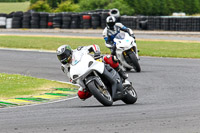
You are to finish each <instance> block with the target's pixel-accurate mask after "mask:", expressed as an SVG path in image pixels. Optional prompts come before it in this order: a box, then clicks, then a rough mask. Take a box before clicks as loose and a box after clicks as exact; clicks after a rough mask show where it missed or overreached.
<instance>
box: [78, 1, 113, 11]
mask: <svg viewBox="0 0 200 133" xmlns="http://www.w3.org/2000/svg"><path fill="white" fill-rule="evenodd" d="M112 1H113V0H80V2H79V6H80V11H91V10H95V9H104V7H106V6H107V5H108V4H109V3H111V2H112Z"/></svg>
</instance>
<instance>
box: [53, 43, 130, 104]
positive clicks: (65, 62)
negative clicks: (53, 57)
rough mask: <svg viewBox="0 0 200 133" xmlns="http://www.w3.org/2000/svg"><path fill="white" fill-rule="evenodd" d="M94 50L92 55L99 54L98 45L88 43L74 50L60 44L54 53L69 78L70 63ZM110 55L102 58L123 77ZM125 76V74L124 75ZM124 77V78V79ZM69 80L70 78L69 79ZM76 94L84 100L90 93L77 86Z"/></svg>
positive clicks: (73, 63) (74, 62)
mask: <svg viewBox="0 0 200 133" xmlns="http://www.w3.org/2000/svg"><path fill="white" fill-rule="evenodd" d="M91 52H94V57H98V56H100V54H101V52H100V48H99V46H98V45H90V46H80V47H78V48H77V49H75V50H72V49H71V47H70V46H69V45H62V46H60V47H59V48H58V49H57V51H56V53H57V57H58V60H59V61H60V62H61V63H62V65H61V70H62V71H63V72H64V73H66V74H67V76H68V77H69V78H70V75H69V72H70V65H76V64H77V63H78V61H79V59H80V58H81V57H82V55H83V54H85V53H91ZM111 57H112V55H111V56H105V57H104V59H105V60H106V61H107V62H108V63H109V64H112V65H111V67H113V68H114V69H115V70H116V71H118V73H119V75H120V76H121V77H122V78H124V77H125V76H124V75H123V74H124V72H123V71H122V70H121V69H119V63H118V62H116V61H113V60H112V59H113V58H111ZM125 78H127V76H126V77H125ZM125 78H124V80H125ZM70 81H71V80H70ZM78 96H79V98H80V99H82V100H85V99H87V98H89V97H90V96H91V94H90V93H89V92H88V91H86V90H84V89H83V88H79V90H78Z"/></svg>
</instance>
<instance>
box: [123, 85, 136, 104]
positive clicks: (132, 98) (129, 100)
mask: <svg viewBox="0 0 200 133" xmlns="http://www.w3.org/2000/svg"><path fill="white" fill-rule="evenodd" d="M125 93H126V95H125V97H124V98H123V99H122V101H123V102H124V103H126V104H134V103H135V102H136V101H137V93H136V91H135V89H134V88H133V87H132V86H131V85H127V86H125Z"/></svg>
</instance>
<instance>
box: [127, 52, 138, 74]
mask: <svg viewBox="0 0 200 133" xmlns="http://www.w3.org/2000/svg"><path fill="white" fill-rule="evenodd" d="M128 56H129V58H130V59H131V64H132V66H133V67H134V69H135V71H136V72H141V68H140V64H139V62H138V59H137V57H136V55H135V54H134V53H131V54H129V55H128Z"/></svg>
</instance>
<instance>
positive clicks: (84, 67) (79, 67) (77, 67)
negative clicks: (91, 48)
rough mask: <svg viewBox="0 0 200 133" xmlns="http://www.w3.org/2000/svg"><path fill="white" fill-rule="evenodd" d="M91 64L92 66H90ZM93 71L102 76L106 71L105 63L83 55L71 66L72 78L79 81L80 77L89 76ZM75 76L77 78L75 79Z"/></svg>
mask: <svg viewBox="0 0 200 133" xmlns="http://www.w3.org/2000/svg"><path fill="white" fill-rule="evenodd" d="M91 62H93V63H91ZM89 64H91V65H90V66H89ZM93 70H95V71H98V72H99V73H101V74H102V73H103V71H104V63H102V62H99V61H96V60H94V58H93V57H92V56H91V55H89V54H83V55H82V56H81V57H80V59H79V60H76V63H72V65H70V78H71V79H72V80H77V79H79V78H80V77H84V76H87V74H89V73H90V72H91V71H93ZM74 75H77V76H76V77H75V78H74Z"/></svg>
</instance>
